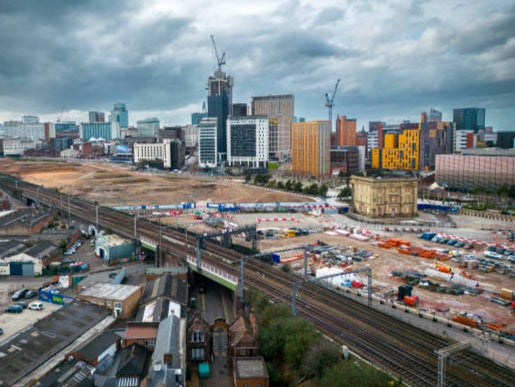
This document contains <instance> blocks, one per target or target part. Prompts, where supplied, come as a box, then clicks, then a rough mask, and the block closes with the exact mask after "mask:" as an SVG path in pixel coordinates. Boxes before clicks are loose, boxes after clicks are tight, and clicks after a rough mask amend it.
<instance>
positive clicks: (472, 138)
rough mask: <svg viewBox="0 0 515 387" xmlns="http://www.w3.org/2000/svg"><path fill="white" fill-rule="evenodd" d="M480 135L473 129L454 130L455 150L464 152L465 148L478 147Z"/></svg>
mask: <svg viewBox="0 0 515 387" xmlns="http://www.w3.org/2000/svg"><path fill="white" fill-rule="evenodd" d="M477 140H478V135H477V134H475V133H474V131H473V130H472V129H469V130H465V129H462V130H455V131H454V151H455V152H458V153H460V152H462V151H463V150H465V149H471V148H477Z"/></svg>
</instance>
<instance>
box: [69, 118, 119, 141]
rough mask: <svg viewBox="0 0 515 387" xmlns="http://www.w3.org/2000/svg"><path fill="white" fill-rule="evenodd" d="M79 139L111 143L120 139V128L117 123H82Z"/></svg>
mask: <svg viewBox="0 0 515 387" xmlns="http://www.w3.org/2000/svg"><path fill="white" fill-rule="evenodd" d="M79 137H80V138H82V139H83V140H84V141H90V140H91V139H96V140H98V139H102V140H104V141H111V140H113V139H115V138H120V127H119V126H118V123H116V122H95V123H93V124H90V123H82V124H80V126H79Z"/></svg>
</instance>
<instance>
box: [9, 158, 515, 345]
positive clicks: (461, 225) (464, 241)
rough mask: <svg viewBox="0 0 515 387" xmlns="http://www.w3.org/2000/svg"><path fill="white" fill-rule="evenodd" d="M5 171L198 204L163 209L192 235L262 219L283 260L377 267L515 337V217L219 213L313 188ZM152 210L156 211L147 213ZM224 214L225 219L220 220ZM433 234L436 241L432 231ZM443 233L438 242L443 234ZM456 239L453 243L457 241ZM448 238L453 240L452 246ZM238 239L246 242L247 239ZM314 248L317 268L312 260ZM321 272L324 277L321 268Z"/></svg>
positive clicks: (105, 167)
mask: <svg viewBox="0 0 515 387" xmlns="http://www.w3.org/2000/svg"><path fill="white" fill-rule="evenodd" d="M4 161H5V162H4V163H3V167H4V168H3V169H4V172H7V173H11V174H14V175H17V176H19V177H21V178H23V179H24V180H27V181H29V182H31V183H34V184H38V185H42V186H45V187H46V188H56V189H58V190H59V191H61V192H63V193H66V194H71V195H78V196H81V197H83V198H85V199H86V200H90V201H92V202H94V201H97V202H98V203H99V204H100V205H103V206H110V207H116V206H123V205H125V206H127V205H138V206H139V205H142V204H145V205H147V206H149V208H151V207H152V206H154V205H170V204H178V203H182V202H195V203H197V204H198V205H197V207H196V208H195V209H186V210H182V211H175V210H174V211H168V212H167V213H166V214H163V213H160V214H159V220H160V222H162V223H163V224H165V225H169V226H181V227H183V228H184V227H185V228H187V230H188V231H191V232H204V231H207V230H212V229H213V228H218V229H219V228H224V227H229V228H232V229H234V228H236V227H246V226H249V225H256V227H257V230H258V236H259V240H258V249H259V250H260V251H261V252H270V254H272V256H273V254H274V252H275V251H278V250H284V249H290V251H288V252H283V253H275V254H276V255H275V256H274V259H273V261H275V264H276V265H279V266H282V265H286V264H287V265H289V267H290V269H291V270H295V271H299V272H302V271H304V270H306V271H307V272H308V273H309V275H312V276H321V275H327V274H329V273H335V272H336V273H337V270H338V271H341V272H342V273H343V274H345V272H348V271H355V270H359V269H364V268H370V269H371V272H372V280H373V282H372V291H373V293H374V296H376V297H381V298H382V299H384V302H385V303H392V304H393V303H395V304H397V305H401V306H404V307H406V308H413V309H415V310H417V311H425V312H428V313H434V315H435V316H438V317H439V318H445V319H448V320H452V321H455V322H459V323H461V324H464V326H465V327H472V328H481V329H483V330H487V331H488V330H490V331H493V332H496V333H500V334H502V335H503V336H505V337H508V338H513V337H514V336H513V335H514V334H515V313H514V308H513V306H512V302H513V290H514V289H515V279H514V273H513V268H512V262H511V261H510V260H509V257H510V255H509V254H506V255H504V256H503V257H502V259H495V260H494V259H491V258H488V256H487V255H488V254H487V255H485V254H486V252H488V251H490V250H488V249H489V248H490V249H491V248H492V246H494V247H495V246H497V247H498V248H503V249H504V252H508V253H509V252H510V251H512V250H515V246H514V245H513V242H510V240H509V238H510V232H512V231H513V230H514V229H515V223H513V222H509V221H502V222H501V221H499V220H498V219H495V218H492V219H485V218H478V217H474V216H468V215H467V216H464V215H459V214H452V215H450V216H451V217H452V220H453V222H454V224H455V225H456V227H455V228H448V227H443V226H441V227H439V226H438V217H439V216H438V214H435V213H425V212H421V213H419V214H418V217H417V219H416V221H417V222H418V223H420V224H436V225H437V226H432V227H431V228H427V227H423V226H418V227H417V226H410V227H407V226H402V225H401V224H399V226H398V227H391V226H389V227H386V226H384V225H381V224H372V223H366V222H359V221H356V220H355V219H352V218H349V217H348V216H346V215H344V214H338V213H337V212H335V211H334V210H331V211H329V210H328V211H312V210H311V209H302V208H299V209H297V210H295V211H291V212H289V213H284V212H283V213H275V212H273V211H271V210H270V209H268V210H267V212H265V213H262V212H257V211H255V210H253V211H249V212H245V211H241V210H238V211H232V212H231V211H227V212H223V213H221V212H218V211H216V209H213V208H209V206H207V205H206V204H207V203H217V202H218V203H223V202H229V201H230V203H246V202H255V203H274V202H281V201H284V202H307V201H308V200H309V199H308V198H306V197H305V196H303V195H295V194H292V193H288V192H280V191H272V190H268V189H264V188H261V187H256V186H252V185H248V184H244V183H243V182H241V181H237V180H233V179H226V178H218V179H215V178H206V177H201V176H194V175H188V174H183V175H176V174H161V173H155V174H154V173H141V172H136V171H131V170H130V169H128V168H125V169H121V168H120V167H118V166H113V165H109V164H98V163H66V162H65V163H38V162H28V163H26V162H16V161H11V160H4ZM147 215H148V216H152V213H151V212H150V213H147ZM214 219H218V220H214ZM429 236H431V238H429ZM437 237H438V238H439V239H440V240H439V239H438V238H437ZM451 239H452V240H454V241H455V242H454V243H452V244H449V240H451ZM442 240H447V242H446V243H445V244H444V243H442ZM233 243H235V244H242V245H244V244H246V243H248V241H245V239H244V237H243V236H242V237H238V236H235V237H233ZM305 246H311V247H310V248H309V251H306V256H307V268H306V267H305V266H304V259H303V258H304V253H305V250H306V249H305ZM317 273H318V274H317ZM343 274H342V277H335V278H336V279H335V281H336V282H334V283H333V285H334V286H335V287H338V288H341V289H346V288H349V289H354V290H357V289H362V290H363V291H365V290H367V289H366V286H367V279H366V276H365V275H364V274H363V273H358V274H352V275H347V276H343Z"/></svg>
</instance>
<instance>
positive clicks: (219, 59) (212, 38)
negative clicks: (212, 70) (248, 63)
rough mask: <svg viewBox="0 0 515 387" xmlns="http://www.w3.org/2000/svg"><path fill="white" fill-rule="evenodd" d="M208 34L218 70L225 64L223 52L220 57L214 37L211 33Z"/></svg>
mask: <svg viewBox="0 0 515 387" xmlns="http://www.w3.org/2000/svg"><path fill="white" fill-rule="evenodd" d="M210 36H211V42H212V43H213V48H214V50H215V55H216V62H217V65H218V70H220V71H222V66H223V65H224V64H225V52H223V53H222V56H221V57H220V56H219V55H218V50H217V48H216V43H215V37H214V36H213V35H210Z"/></svg>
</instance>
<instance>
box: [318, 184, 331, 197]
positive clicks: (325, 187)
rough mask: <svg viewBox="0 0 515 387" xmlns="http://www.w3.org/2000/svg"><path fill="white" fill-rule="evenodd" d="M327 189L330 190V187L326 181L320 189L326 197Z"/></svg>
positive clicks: (320, 192) (319, 192)
mask: <svg viewBox="0 0 515 387" xmlns="http://www.w3.org/2000/svg"><path fill="white" fill-rule="evenodd" d="M327 191H329V187H328V185H327V184H325V183H324V184H322V185H321V186H320V188H319V189H318V194H319V195H321V196H324V197H325V196H327Z"/></svg>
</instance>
